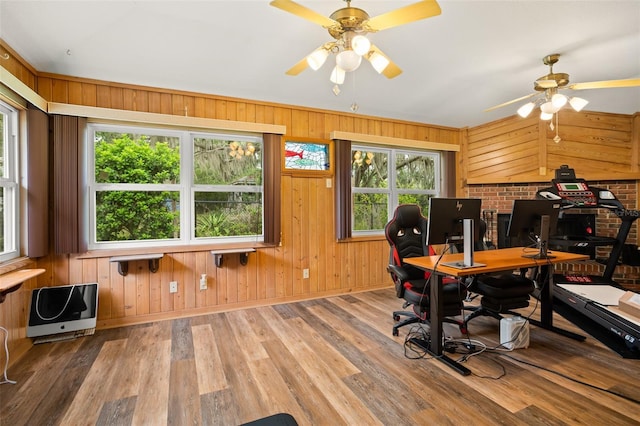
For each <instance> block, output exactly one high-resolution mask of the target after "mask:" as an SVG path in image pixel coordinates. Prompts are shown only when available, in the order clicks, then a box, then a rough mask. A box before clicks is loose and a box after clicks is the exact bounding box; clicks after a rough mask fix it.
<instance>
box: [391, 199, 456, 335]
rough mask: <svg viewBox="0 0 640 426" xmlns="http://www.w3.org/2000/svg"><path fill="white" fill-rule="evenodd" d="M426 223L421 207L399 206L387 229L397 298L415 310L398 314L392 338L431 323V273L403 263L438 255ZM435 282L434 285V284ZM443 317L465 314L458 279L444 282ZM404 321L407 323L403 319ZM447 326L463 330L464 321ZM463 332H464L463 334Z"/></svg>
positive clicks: (452, 320) (450, 319) (395, 316)
mask: <svg viewBox="0 0 640 426" xmlns="http://www.w3.org/2000/svg"><path fill="white" fill-rule="evenodd" d="M426 234H427V219H426V218H425V217H424V216H423V215H422V212H421V211H420V206H418V205H415V204H402V205H400V206H398V207H397V208H396V210H395V212H394V215H393V219H391V220H390V221H389V222H388V223H387V225H386V226H385V236H386V237H387V241H388V242H389V246H390V249H389V266H388V267H387V271H389V274H390V275H391V278H392V279H393V282H394V283H395V288H396V296H397V297H398V298H401V299H404V300H405V302H404V305H403V309H406V308H407V307H409V306H412V307H413V309H412V311H407V310H403V311H395V312H393V319H394V321H396V323H395V324H394V326H393V335H394V336H397V335H398V329H399V328H400V327H403V326H405V325H407V324H413V323H425V324H428V322H429V299H430V296H429V291H430V290H429V289H430V287H429V285H430V283H429V278H430V273H429V272H427V271H423V270H422V269H420V268H417V267H415V266H412V265H409V264H406V263H404V261H403V259H406V258H409V257H417V256H429V255H433V254H435V252H434V251H433V249H432V248H431V247H428V246H427V244H426V239H427V236H426ZM434 282H435V281H434ZM442 290H443V305H444V311H443V312H444V316H446V317H453V316H456V315H460V314H461V312H462V302H463V300H464V299H465V297H466V294H467V291H466V287H465V285H464V284H463V283H461V282H459V281H458V280H457V279H456V278H453V277H450V278H447V277H445V278H444V280H443V289H442ZM403 317H405V319H404V320H402V318H403ZM445 321H446V322H451V323H454V324H457V325H458V326H459V327H461V330H463V329H462V326H463V323H462V321H457V320H455V319H452V318H445ZM463 332H464V331H463Z"/></svg>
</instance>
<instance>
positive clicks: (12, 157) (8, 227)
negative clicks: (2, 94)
mask: <svg viewBox="0 0 640 426" xmlns="http://www.w3.org/2000/svg"><path fill="white" fill-rule="evenodd" d="M17 132H18V112H17V111H16V110H15V109H13V108H11V107H10V106H9V105H7V104H5V103H3V102H0V212H2V223H1V224H0V261H5V260H9V259H12V258H14V257H17V256H18V254H19V250H20V247H19V240H20V239H19V229H20V226H19V219H18V218H19V210H18V208H19V201H18V198H19V188H18V133H17Z"/></svg>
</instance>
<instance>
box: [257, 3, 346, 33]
mask: <svg viewBox="0 0 640 426" xmlns="http://www.w3.org/2000/svg"><path fill="white" fill-rule="evenodd" d="M269 4H270V5H271V6H273V7H277V8H278V9H281V10H284V11H285V12H289V13H293V14H294V15H297V16H299V17H301V18H304V19H306V20H307V21H311V22H313V23H314V24H318V25H321V26H323V27H325V28H329V27H332V26H334V25H336V24H338V23H337V22H336V21H334V20H333V19H331V18H328V17H326V16H324V15H320V14H319V13H318V12H315V11H313V10H311V9H309V8H307V7H305V6H302V5H301V4H298V3H296V2H294V1H291V0H273V1H272V2H271V3H269Z"/></svg>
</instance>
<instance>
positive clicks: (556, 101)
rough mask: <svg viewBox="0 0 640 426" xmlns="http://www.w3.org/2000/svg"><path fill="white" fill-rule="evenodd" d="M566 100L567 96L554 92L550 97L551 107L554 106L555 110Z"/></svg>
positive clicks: (563, 104) (565, 102)
mask: <svg viewBox="0 0 640 426" xmlns="http://www.w3.org/2000/svg"><path fill="white" fill-rule="evenodd" d="M567 101H568V99H567V97H566V96H565V95H563V94H561V93H556V94H555V95H553V96H552V97H551V103H552V104H553V107H554V108H556V111H557V110H559V109H560V108H562V107H563V106H565V105H566V104H567Z"/></svg>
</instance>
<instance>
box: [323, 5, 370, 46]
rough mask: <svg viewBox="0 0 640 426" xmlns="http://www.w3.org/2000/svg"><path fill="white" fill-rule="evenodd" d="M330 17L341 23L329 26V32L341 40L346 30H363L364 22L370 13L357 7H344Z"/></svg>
mask: <svg viewBox="0 0 640 426" xmlns="http://www.w3.org/2000/svg"><path fill="white" fill-rule="evenodd" d="M330 18H331V19H333V20H334V21H336V22H338V23H339V24H340V25H339V26H337V25H336V26H333V27H330V28H328V30H329V34H331V37H333V38H335V39H336V40H340V38H342V34H343V33H344V32H345V31H361V30H362V24H363V23H364V22H365V21H367V20H369V14H368V13H367V12H365V11H364V10H362V9H358V8H357V7H343V8H342V9H338V10H336V11H335V12H333V13H332V14H331V16H330Z"/></svg>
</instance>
